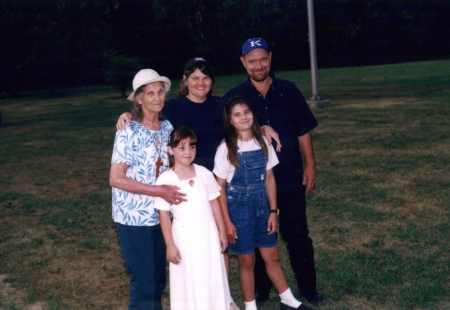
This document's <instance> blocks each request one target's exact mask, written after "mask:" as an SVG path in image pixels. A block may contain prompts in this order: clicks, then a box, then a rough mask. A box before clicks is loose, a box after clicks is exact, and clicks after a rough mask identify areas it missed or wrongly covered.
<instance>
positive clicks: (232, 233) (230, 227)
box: [225, 222, 238, 244]
mask: <svg viewBox="0 0 450 310" xmlns="http://www.w3.org/2000/svg"><path fill="white" fill-rule="evenodd" d="M225 232H226V235H227V238H228V241H229V242H230V243H233V244H235V243H236V239H237V238H238V236H237V233H236V227H235V226H234V224H233V223H232V222H228V223H225Z"/></svg>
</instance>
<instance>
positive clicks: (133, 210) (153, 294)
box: [110, 69, 185, 309]
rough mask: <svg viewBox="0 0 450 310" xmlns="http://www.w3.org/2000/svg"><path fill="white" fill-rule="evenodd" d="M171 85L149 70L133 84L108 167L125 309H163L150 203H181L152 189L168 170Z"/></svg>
mask: <svg viewBox="0 0 450 310" xmlns="http://www.w3.org/2000/svg"><path fill="white" fill-rule="evenodd" d="M169 89H170V80H169V79H168V78H166V77H164V76H160V75H159V74H158V73H157V72H156V71H154V70H152V69H144V70H141V71H139V72H138V73H137V74H136V76H135V77H134V80H133V90H134V91H133V92H132V93H131V94H130V96H129V97H128V100H131V101H133V102H134V108H133V111H132V113H131V114H132V116H133V120H132V121H131V125H130V126H129V127H127V128H126V129H125V130H121V131H118V132H117V133H116V138H115V142H114V150H113V156H112V161H111V171H110V185H111V186H112V217H113V220H114V222H115V223H116V227H117V232H118V235H119V240H120V244H121V247H122V253H123V256H124V259H125V264H126V266H127V269H128V271H129V272H130V273H131V281H130V303H129V309H162V306H161V296H162V293H163V291H164V287H165V285H166V247H165V243H164V238H163V236H162V233H161V228H160V226H159V216H158V210H155V209H154V208H153V200H154V197H161V198H163V199H165V200H166V201H167V202H169V203H170V204H179V203H180V202H182V201H185V199H184V198H183V196H185V195H184V194H182V193H180V192H178V189H179V188H178V187H176V186H170V185H159V186H158V185H154V184H155V182H156V179H157V177H158V176H159V174H160V173H162V172H163V171H164V170H166V169H167V168H168V167H169V160H168V155H167V145H168V141H169V135H170V132H171V131H172V130H173V127H172V124H171V123H170V122H169V121H167V120H162V119H161V117H160V112H161V110H162V108H163V107H164V101H165V99H166V92H167V91H168V90H169Z"/></svg>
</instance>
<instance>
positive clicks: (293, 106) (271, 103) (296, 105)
mask: <svg viewBox="0 0 450 310" xmlns="http://www.w3.org/2000/svg"><path fill="white" fill-rule="evenodd" d="M271 77H272V79H273V81H272V85H271V86H270V88H269V91H268V92H267V94H266V97H263V95H262V94H261V93H260V92H259V91H258V90H257V89H256V88H255V87H254V86H253V85H252V83H251V82H250V79H248V80H247V81H245V82H244V83H241V84H239V85H238V86H236V87H234V88H232V89H230V90H229V91H228V92H227V93H226V94H225V95H224V96H223V99H224V100H226V99H228V98H230V97H231V96H237V95H239V96H244V97H246V98H247V99H248V100H249V101H250V103H251V104H252V106H253V109H254V110H255V115H256V117H257V118H258V121H259V124H260V125H261V126H263V125H270V126H271V127H272V128H273V129H274V130H275V131H276V132H277V133H278V135H279V137H280V141H281V145H282V146H283V147H282V148H281V152H279V153H277V156H278V160H279V161H280V163H279V164H278V165H277V166H275V167H274V169H273V170H274V174H275V179H276V182H277V192H278V193H280V194H287V193H289V192H292V191H293V190H294V189H295V188H296V187H297V186H298V185H300V184H301V182H302V179H303V164H302V156H301V153H300V145H299V142H298V137H299V136H302V135H304V134H306V133H308V132H310V131H311V130H312V129H314V128H315V127H317V125H318V123H317V121H316V118H315V117H314V115H313V114H312V112H311V110H310V109H309V106H308V104H307V103H306V101H305V98H304V97H303V95H302V93H301V92H300V90H299V89H298V88H297V86H295V84H294V83H292V82H289V81H286V80H281V79H277V78H275V76H274V75H273V74H271ZM275 146H276V144H274V147H275Z"/></svg>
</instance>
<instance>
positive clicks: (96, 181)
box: [0, 61, 450, 310]
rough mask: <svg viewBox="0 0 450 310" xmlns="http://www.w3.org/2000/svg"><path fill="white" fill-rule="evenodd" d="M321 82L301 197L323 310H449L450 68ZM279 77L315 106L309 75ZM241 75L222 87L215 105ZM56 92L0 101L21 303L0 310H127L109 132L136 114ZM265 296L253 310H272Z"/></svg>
mask: <svg viewBox="0 0 450 310" xmlns="http://www.w3.org/2000/svg"><path fill="white" fill-rule="evenodd" d="M319 76H320V90H321V95H322V97H324V98H325V99H330V100H331V102H332V105H333V106H332V107H329V108H325V109H315V110H313V113H314V114H315V116H316V117H317V119H318V121H319V123H320V126H319V127H318V128H316V129H315V130H314V131H313V133H312V134H313V140H314V147H315V154H316V165H317V184H316V188H315V189H314V191H313V192H312V193H311V194H310V195H308V198H307V204H308V219H309V228H310V233H311V237H312V238H313V241H314V245H315V251H316V268H317V277H318V290H319V291H320V293H322V294H323V295H324V297H325V303H324V305H323V306H322V307H321V308H320V309H325V310H327V309H450V292H449V290H450V270H449V269H450V267H449V266H450V245H449V244H450V243H449V241H448V238H449V236H450V224H449V209H450V203H449V202H450V173H449V172H448V171H449V170H448V167H447V166H448V162H449V160H450V61H433V62H415V63H405V64H396V65H384V66H375V67H354V68H338V69H324V70H321V71H320V72H319ZM277 77H280V78H286V79H289V80H291V81H294V82H295V83H296V84H297V85H298V86H299V87H300V89H301V90H302V91H303V92H304V95H305V97H306V98H308V97H310V96H311V94H310V88H311V87H310V73H309V71H289V72H278V73H277ZM245 78H246V77H245V76H244V75H239V76H224V77H218V78H217V81H216V85H215V88H214V94H216V95H222V94H223V93H224V92H225V91H226V90H227V89H229V88H231V87H232V86H234V85H236V84H237V83H239V82H241V81H243V80H244V79H245ZM177 83H178V81H174V87H173V89H175V88H176V87H175V85H177ZM173 93H174V91H172V96H173ZM59 95H60V96H59V97H53V98H45V97H27V98H18V99H2V100H0V111H1V113H2V119H3V123H4V124H7V125H8V126H6V127H4V128H2V129H0V143H1V147H0V171H1V177H0V210H1V214H2V216H1V217H0V275H6V280H5V281H4V283H0V292H1V291H2V288H4V287H6V286H11V287H13V288H14V290H15V294H16V295H15V296H16V298H15V299H12V298H11V297H6V296H2V295H1V294H0V308H2V309H22V308H21V307H22V306H23V305H27V304H32V303H33V302H35V301H42V302H44V303H45V304H46V305H47V308H49V309H125V308H126V304H127V300H128V275H127V273H126V271H125V268H124V263H123V259H122V256H121V252H120V247H119V244H118V240H117V235H116V232H115V226H114V224H113V222H112V219H111V197H110V196H111V190H110V187H109V184H108V177H109V167H110V159H111V154H112V146H113V142H114V133H115V122H116V119H117V117H118V115H119V114H120V113H121V112H123V111H128V110H130V107H131V104H130V103H129V102H128V101H127V100H125V99H122V98H117V97H114V96H117V95H118V93H117V94H111V93H110V91H109V92H107V93H105V94H102V93H101V92H96V93H95V94H92V95H87V96H73V93H65V92H64V91H60V92H59ZM279 249H280V251H281V253H282V263H283V266H284V269H285V273H286V275H287V278H288V281H289V283H290V285H291V287H292V289H293V291H294V294H295V295H296V296H297V297H299V295H298V290H297V288H296V286H295V284H294V283H295V281H294V279H293V276H292V271H291V270H290V266H289V264H288V262H287V259H286V252H285V247H284V244H283V242H280V243H279ZM232 265H233V269H232V276H231V281H230V282H231V283H230V285H231V290H232V294H233V296H234V297H235V300H236V301H237V302H238V305H239V306H241V309H243V303H242V297H241V296H242V295H241V293H240V288H239V284H238V275H237V271H236V270H237V269H236V260H235V259H232ZM271 297H272V298H271V300H270V301H269V302H267V303H266V304H265V305H264V306H263V307H262V308H260V309H277V307H278V298H277V295H276V292H275V291H273V292H272V293H271ZM164 298H165V302H166V304H167V302H168V292H166V293H165V296H164Z"/></svg>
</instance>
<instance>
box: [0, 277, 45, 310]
mask: <svg viewBox="0 0 450 310" xmlns="http://www.w3.org/2000/svg"><path fill="white" fill-rule="evenodd" d="M6 278H7V275H4V274H3V275H0V296H1V301H2V302H3V303H4V304H9V303H11V302H13V303H15V304H16V305H21V304H22V301H23V299H24V296H25V293H24V292H22V291H20V290H17V289H15V288H13V287H12V285H11V284H10V283H7V282H5V280H6ZM44 306H45V303H44V302H42V301H38V302H33V303H32V304H29V305H24V309H25V310H43V309H44ZM0 309H3V308H2V307H0Z"/></svg>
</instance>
